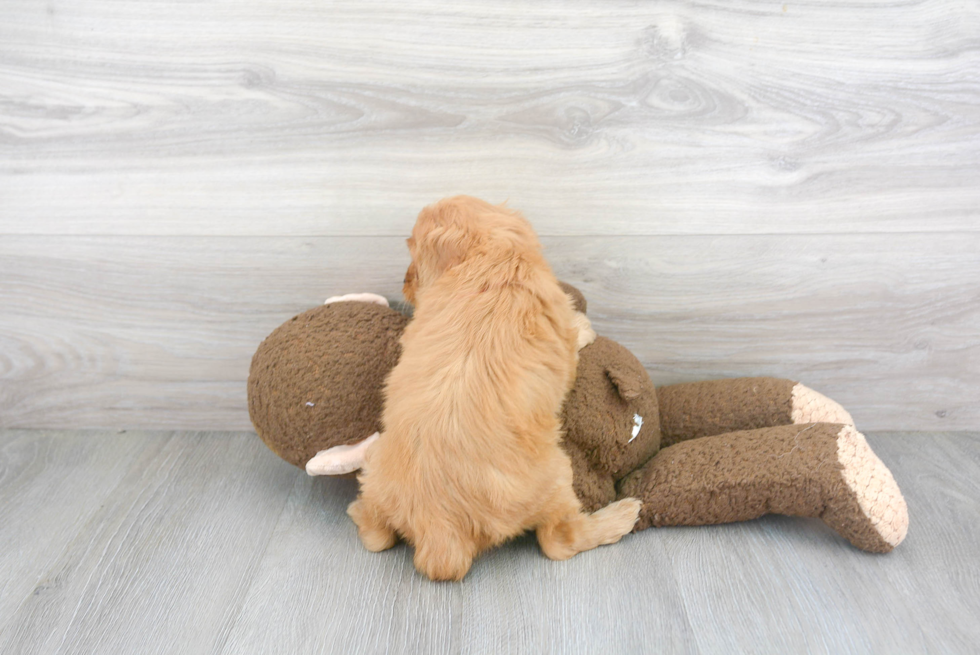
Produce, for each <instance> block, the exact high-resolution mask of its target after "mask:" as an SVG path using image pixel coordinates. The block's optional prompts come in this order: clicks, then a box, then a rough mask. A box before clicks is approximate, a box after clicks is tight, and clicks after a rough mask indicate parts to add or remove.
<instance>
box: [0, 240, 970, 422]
mask: <svg viewBox="0 0 980 655" xmlns="http://www.w3.org/2000/svg"><path fill="white" fill-rule="evenodd" d="M545 247H546V251H547V253H548V255H549V257H550V258H551V260H552V261H553V262H554V263H555V268H556V272H557V273H558V275H559V276H560V277H561V278H562V279H565V280H567V281H569V282H571V283H573V284H575V285H577V286H579V287H580V288H581V289H582V291H583V292H584V293H585V295H586V297H587V299H588V301H589V315H590V316H591V318H592V320H593V323H594V325H595V326H596V328H597V330H598V331H599V333H600V334H603V335H605V336H608V337H610V338H613V339H616V340H618V341H620V342H621V343H623V344H624V345H625V346H626V347H628V348H629V349H630V350H632V351H633V352H634V353H635V354H636V355H637V357H639V359H640V360H641V361H642V362H643V363H644V365H645V366H646V367H647V369H648V370H649V371H650V373H651V376H652V377H653V379H654V381H655V382H656V383H657V384H670V383H675V382H684V381H692V380H703V379H711V378H720V377H739V376H751V375H774V376H780V377H789V378H793V379H798V380H801V381H803V382H804V383H805V384H807V385H809V386H811V387H813V388H816V389H818V390H820V391H821V392H823V393H826V394H827V395H829V396H831V397H832V398H834V399H836V400H838V401H839V402H841V403H843V404H844V405H845V407H847V408H848V410H850V411H851V413H852V415H853V416H854V417H855V420H856V421H857V424H858V426H859V427H860V428H862V429H894V428H908V427H914V428H927V427H935V426H943V427H947V428H950V429H965V428H970V427H973V426H976V425H980V406H978V405H977V403H976V398H977V397H978V395H980V295H978V294H980V258H978V257H977V252H980V235H977V234H973V233H965V234H950V235H943V234H938V235H937V234H926V235H840V236H839V235H805V236H789V235H774V236H770V237H766V238H762V237H760V236H727V237H705V236H687V237H680V236H676V237H642V238H640V237H603V238H588V239H586V238H579V237H553V238H548V239H545ZM407 261H408V260H407V253H406V250H405V246H404V243H403V240H402V239H401V238H355V237H346V238H339V237H338V238H306V239H300V238H292V237H291V238H274V239H273V238H236V239H227V238H219V237H214V238H186V237H185V238H176V237H174V238H145V237H112V238H110V237H86V238H67V237H8V238H6V239H4V240H3V241H0V279H2V280H3V281H4V282H3V283H2V284H0V308H2V310H0V343H2V347H0V425H2V426H7V427H15V426H17V427H32V426H41V427H62V428H64V427H71V426H76V425H88V426H106V427H130V428H133V427H142V428H152V427H173V428H200V429H206V428H229V427H233V428H237V429H250V424H249V422H248V416H247V411H246V403H245V380H246V378H247V375H248V366H249V363H250V361H251V356H252V353H253V352H254V351H255V349H256V347H257V346H258V344H259V343H260V342H261V340H262V339H263V338H264V337H265V336H266V335H267V334H269V333H270V332H271V331H272V330H273V329H274V328H275V327H277V326H278V325H279V324H281V323H282V322H283V321H285V320H286V319H288V318H289V317H290V316H292V315H294V314H297V313H299V312H300V311H304V310H306V309H308V308H310V307H313V306H316V305H317V304H319V303H320V302H322V301H323V299H324V298H326V297H328V296H330V295H335V294H341V293H349V292H354V291H373V292H378V293H382V294H384V295H386V296H388V297H389V298H393V299H397V298H400V297H401V294H400V286H401V279H402V276H403V274H404V269H405V266H406V265H407Z"/></svg>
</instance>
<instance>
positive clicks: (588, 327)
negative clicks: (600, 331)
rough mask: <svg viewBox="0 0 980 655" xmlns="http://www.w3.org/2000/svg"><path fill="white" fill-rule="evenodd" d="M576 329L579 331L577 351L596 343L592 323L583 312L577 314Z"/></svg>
mask: <svg viewBox="0 0 980 655" xmlns="http://www.w3.org/2000/svg"><path fill="white" fill-rule="evenodd" d="M575 328H576V329H577V330H578V343H577V344H576V349H577V350H582V348H585V347H586V346H588V345H589V344H590V343H592V342H593V341H595V338H596V333H595V330H593V329H592V322H591V321H590V320H589V319H588V317H587V316H586V315H585V314H583V313H582V312H575Z"/></svg>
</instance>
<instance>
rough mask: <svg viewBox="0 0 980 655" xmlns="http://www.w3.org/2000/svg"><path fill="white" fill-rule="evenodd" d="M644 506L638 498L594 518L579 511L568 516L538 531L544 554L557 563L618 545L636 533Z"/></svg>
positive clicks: (604, 508) (549, 523) (607, 508)
mask: <svg viewBox="0 0 980 655" xmlns="http://www.w3.org/2000/svg"><path fill="white" fill-rule="evenodd" d="M576 504H577V503H576ZM641 506H642V503H641V502H640V501H639V500H637V499H636V498H623V499H622V500H617V501H616V502H614V503H612V504H610V505H607V506H605V507H603V508H602V509H600V510H599V511H598V512H593V513H592V514H583V513H582V512H581V511H578V512H576V513H574V514H571V515H565V516H564V517H563V518H559V519H557V520H554V521H549V522H546V523H544V524H542V525H540V526H539V527H538V529H537V536H538V543H539V544H540V545H541V550H543V551H544V554H545V555H547V556H548V557H550V558H551V559H555V560H564V559H568V558H569V557H572V556H573V555H576V554H578V553H581V552H583V551H586V550H591V549H593V548H595V547H596V546H604V545H606V544H614V543H616V542H617V541H619V540H620V539H621V538H622V537H623V535H624V534H626V533H627V532H629V531H630V530H632V529H633V526H634V525H635V524H636V520H637V518H638V517H639V515H640V507H641Z"/></svg>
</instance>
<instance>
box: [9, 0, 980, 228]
mask: <svg viewBox="0 0 980 655" xmlns="http://www.w3.org/2000/svg"><path fill="white" fill-rule="evenodd" d="M978 34H980V6H978V5H977V4H976V3H974V2H962V1H959V0H930V1H923V2H902V3H880V2H850V3H833V4H832V3H827V2H822V1H807V2H793V3H786V4H781V3H760V2H757V1H753V0H738V1H735V0H733V1H732V2H715V1H712V0H707V1H689V2H656V3H653V2H649V3H644V2H632V1H622V0H619V1H612V2H601V3H573V4H568V3H556V2H544V3H535V4H534V6H533V7H530V6H528V5H527V4H526V3H520V2H495V3H490V4H487V3H480V2H475V1H466V2H454V3H452V5H445V4H444V3H437V2H432V1H429V0H418V1H414V2H411V3H407V4H406V3H404V2H392V1H386V2H370V3H364V2H320V1H314V0H277V1H275V2H271V1H268V0H248V1H247V2H235V3H195V4H194V5H193V10H188V5H187V4H186V3H185V2H182V1H177V0H161V1H159V2H154V3H152V6H149V7H148V6H146V5H145V4H143V3H140V4H133V5H122V6H121V5H120V4H119V3H118V2H114V1H111V0H85V1H84V2H76V3H57V2H49V3H46V4H45V3H42V4H38V3H36V2H33V1H32V0H8V2H5V4H4V20H3V22H2V24H0V90H2V91H0V94H2V102H0V176H2V178H0V187H2V191H0V234H57V235H60V234H103V235H117V234H129V235H137V234H139V235H187V234H194V235H341V234H343V235H389V236H391V235H401V234H403V232H404V229H403V224H404V223H403V221H404V220H406V219H407V218H408V217H410V216H412V215H414V213H415V212H416V211H417V210H418V208H419V207H420V206H422V205H424V204H427V203H429V202H432V201H433V200H434V199H437V198H439V197H441V196H443V195H447V194H450V193H455V192H463V191H465V192H469V193H473V194H475V195H482V196H487V197H488V198H490V199H492V200H502V199H504V198H510V199H511V200H512V201H513V203H514V204H515V205H516V206H519V207H521V208H524V209H525V210H527V211H528V212H529V214H530V215H531V216H533V217H534V218H535V220H536V222H537V225H538V227H539V229H540V231H541V232H542V234H548V235H592V234H602V235H630V234H691V233H695V234H747V233H828V232H833V233H837V232H847V233H853V232H896V231H898V232H907V231H921V230H923V229H929V230H935V231H977V229H978V211H980V185H978V184H977V183H976V180H977V179H978V177H980V47H978V45H980V41H978V38H980V37H978V36H977V35H978Z"/></svg>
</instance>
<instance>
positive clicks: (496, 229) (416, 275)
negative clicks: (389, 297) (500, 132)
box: [402, 196, 540, 304]
mask: <svg viewBox="0 0 980 655" xmlns="http://www.w3.org/2000/svg"><path fill="white" fill-rule="evenodd" d="M407 243H408V250H409V252H410V253H411V255H412V263H411V264H410V265H409V267H408V270H407V271H406V272H405V286H404V287H403V289H402V292H403V293H404V294H405V298H406V299H407V300H408V301H409V302H410V303H412V304H415V302H416V297H417V295H418V293H419V291H420V290H422V289H424V288H426V287H427V286H428V285H430V284H432V283H433V282H434V281H435V280H437V279H439V277H440V276H441V275H443V274H444V273H445V272H446V271H449V270H450V269H452V268H453V267H455V266H458V265H459V264H461V263H463V262H464V261H466V259H467V258H469V257H471V256H473V255H475V254H491V253H493V252H494V251H495V250H499V251H500V252H501V255H502V256H506V254H505V251H507V252H510V253H513V252H516V251H520V250H523V249H526V248H527V247H529V246H530V247H538V248H539V247H540V246H538V242H537V237H536V236H535V234H534V231H533V230H532V229H531V226H530V225H529V224H528V222H527V221H526V220H524V218H523V217H521V215H520V214H518V213H517V212H514V211H511V210H509V209H506V208H504V207H498V206H495V205H491V204H490V203H488V202H485V201H483V200H479V199H477V198H473V197H470V196H456V197H453V198H446V199H444V200H440V201H439V202H437V203H436V204H434V205H429V206H428V207H426V208H424V209H423V210H422V211H421V212H419V216H418V220H416V222H415V227H414V229H413V230H412V236H411V238H409V239H408V242H407Z"/></svg>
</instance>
